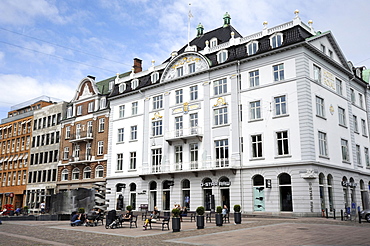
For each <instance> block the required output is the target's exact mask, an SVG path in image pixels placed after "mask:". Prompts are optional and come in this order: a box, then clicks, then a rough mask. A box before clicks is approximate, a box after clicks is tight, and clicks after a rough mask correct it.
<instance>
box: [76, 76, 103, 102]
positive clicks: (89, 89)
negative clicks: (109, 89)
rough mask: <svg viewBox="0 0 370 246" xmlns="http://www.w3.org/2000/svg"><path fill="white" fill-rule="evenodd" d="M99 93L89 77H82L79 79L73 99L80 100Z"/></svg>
mask: <svg viewBox="0 0 370 246" xmlns="http://www.w3.org/2000/svg"><path fill="white" fill-rule="evenodd" d="M98 94H99V90H98V88H97V87H96V85H95V83H94V81H93V80H92V79H90V78H84V79H82V80H81V82H80V85H79V86H78V89H77V91H76V94H75V96H74V98H73V101H78V100H82V99H85V98H89V97H92V96H96V95H98Z"/></svg>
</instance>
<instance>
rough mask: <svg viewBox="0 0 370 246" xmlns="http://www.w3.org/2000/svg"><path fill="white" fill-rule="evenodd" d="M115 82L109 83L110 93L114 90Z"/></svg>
mask: <svg viewBox="0 0 370 246" xmlns="http://www.w3.org/2000/svg"><path fill="white" fill-rule="evenodd" d="M113 85H114V81H109V91H111V90H112V89H113Z"/></svg>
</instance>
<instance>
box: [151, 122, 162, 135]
mask: <svg viewBox="0 0 370 246" xmlns="http://www.w3.org/2000/svg"><path fill="white" fill-rule="evenodd" d="M162 127H163V122H162V120H153V121H152V136H162V134H163V132H162Z"/></svg>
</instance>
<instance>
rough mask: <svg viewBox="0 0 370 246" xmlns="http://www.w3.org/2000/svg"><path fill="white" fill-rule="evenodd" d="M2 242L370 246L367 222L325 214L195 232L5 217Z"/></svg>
mask: <svg viewBox="0 0 370 246" xmlns="http://www.w3.org/2000/svg"><path fill="white" fill-rule="evenodd" d="M0 245H9V246H12V245H17V246H21V245H172V246H173V245H210V246H211V245H222V246H224V245H230V246H231V245H233V246H235V245H258V246H263V245H370V223H367V222H363V223H361V224H359V223H358V221H357V222H350V221H340V220H338V219H337V220H333V219H325V218H289V219H284V218H243V222H242V224H240V225H235V224H233V223H228V224H224V225H223V226H222V227H217V226H216V225H215V224H214V223H206V227H205V229H203V230H197V229H196V225H195V223H194V222H190V221H184V222H183V223H182V224H181V232H176V233H173V232H172V230H169V231H167V230H166V231H162V230H161V227H160V225H159V224H158V225H156V226H154V227H153V229H152V230H146V231H144V230H143V228H142V221H139V222H138V228H131V229H130V228H129V226H128V225H127V224H126V225H124V227H123V228H117V229H105V227H104V226H101V225H99V226H95V227H85V226H78V227H71V226H70V224H69V222H68V221H3V224H2V225H0Z"/></svg>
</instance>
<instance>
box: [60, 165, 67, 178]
mask: <svg viewBox="0 0 370 246" xmlns="http://www.w3.org/2000/svg"><path fill="white" fill-rule="evenodd" d="M60 179H61V181H68V169H66V168H65V169H63V171H62V173H61V177H60Z"/></svg>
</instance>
